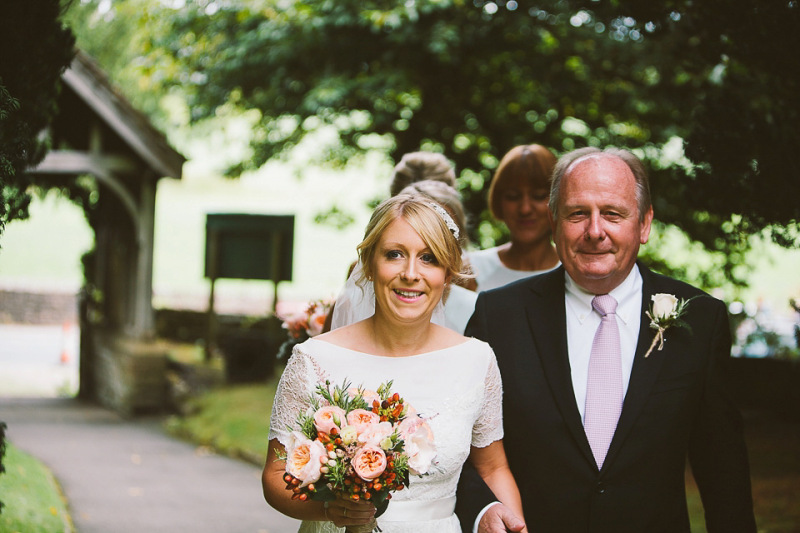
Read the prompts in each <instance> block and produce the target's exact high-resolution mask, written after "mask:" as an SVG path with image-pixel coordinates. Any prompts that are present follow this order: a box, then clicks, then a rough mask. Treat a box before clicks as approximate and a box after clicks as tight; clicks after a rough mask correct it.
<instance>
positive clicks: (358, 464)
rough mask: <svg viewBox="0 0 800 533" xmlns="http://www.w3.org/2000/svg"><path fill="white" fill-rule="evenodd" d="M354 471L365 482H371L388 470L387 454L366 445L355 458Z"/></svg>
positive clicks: (375, 447)
mask: <svg viewBox="0 0 800 533" xmlns="http://www.w3.org/2000/svg"><path fill="white" fill-rule="evenodd" d="M352 465H353V469H354V470H355V472H356V475H358V477H360V478H361V479H363V480H364V481H371V480H373V479H375V478H376V477H378V476H380V475H381V474H383V471H384V470H386V454H385V453H383V450H381V449H380V448H378V447H377V446H372V445H366V446H364V447H362V448H359V449H358V451H357V452H356V454H355V456H353V462H352Z"/></svg>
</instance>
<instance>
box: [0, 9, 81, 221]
mask: <svg viewBox="0 0 800 533" xmlns="http://www.w3.org/2000/svg"><path fill="white" fill-rule="evenodd" d="M61 14H62V11H61V6H60V3H59V1H58V0H26V1H24V2H21V1H16V2H11V3H9V5H4V6H3V13H2V16H0V233H2V230H3V227H4V225H5V223H6V222H7V221H9V220H14V219H17V218H25V217H26V216H27V211H28V205H29V203H30V195H29V190H28V186H29V185H30V179H29V177H28V176H26V174H25V169H26V168H28V167H30V166H32V165H35V164H37V163H38V162H40V161H41V160H42V159H43V158H44V155H45V153H46V150H47V146H46V145H45V144H44V141H42V140H41V139H39V138H38V135H39V133H40V132H41V131H42V130H43V129H44V128H45V127H46V126H47V124H48V122H49V120H50V119H51V118H52V117H53V116H54V114H55V112H56V97H57V95H58V90H59V80H60V77H61V74H62V72H63V71H64V69H65V68H66V67H67V66H68V65H69V62H70V60H71V58H72V55H73V43H74V37H73V36H72V33H71V32H70V31H69V30H68V29H67V28H65V27H64V25H63V24H62V23H61V21H60V17H61Z"/></svg>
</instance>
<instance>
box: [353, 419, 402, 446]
mask: <svg viewBox="0 0 800 533" xmlns="http://www.w3.org/2000/svg"><path fill="white" fill-rule="evenodd" d="M393 432H394V428H392V424H390V423H389V422H378V423H377V424H370V425H369V426H367V428H366V429H365V430H363V431H362V432H361V433H360V434H359V435H358V442H362V443H365V444H373V445H376V446H377V445H380V442H381V441H382V440H383V439H385V438H386V437H388V436H389V435H391V434H392V433H393Z"/></svg>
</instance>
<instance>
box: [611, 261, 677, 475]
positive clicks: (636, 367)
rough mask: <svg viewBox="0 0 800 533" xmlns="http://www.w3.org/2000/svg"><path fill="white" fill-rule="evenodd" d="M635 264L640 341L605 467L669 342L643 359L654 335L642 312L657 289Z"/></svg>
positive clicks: (643, 399) (640, 404) (647, 391)
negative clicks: (639, 300)
mask: <svg viewBox="0 0 800 533" xmlns="http://www.w3.org/2000/svg"><path fill="white" fill-rule="evenodd" d="M638 265H639V271H640V273H641V275H642V310H641V325H640V326H639V340H638V342H637V344H636V353H635V355H634V358H633V368H632V369H631V377H630V380H629V382H628V391H627V393H626V394H625V400H624V402H623V405H622V413H621V414H620V418H619V422H618V423H617V430H616V432H615V433H614V438H613V439H612V441H611V446H610V447H609V449H608V454H607V455H606V459H605V462H604V463H603V469H604V470H605V469H606V468H607V466H608V465H609V464H611V463H613V461H614V457H615V456H616V454H617V453H618V451H619V450H620V448H621V447H622V444H623V442H624V441H625V438H626V437H627V436H628V433H629V432H630V430H631V428H632V427H633V425H634V423H635V421H636V419H637V417H638V416H639V414H640V413H641V412H642V408H643V407H644V405H645V403H646V402H647V398H648V396H649V394H650V390H651V389H652V387H653V383H655V380H656V378H657V377H658V373H659V371H660V370H661V365H662V362H663V361H664V353H665V352H667V351H668V348H667V346H668V345H666V344H665V345H664V351H663V352H658V351H654V352H652V353H651V354H650V355H649V356H648V357H646V358H645V356H644V354H645V353H646V352H647V350H648V348H650V344H651V343H652V341H653V337H654V335H655V331H654V330H652V329H651V328H650V319H649V318H648V317H647V315H646V314H645V311H647V310H648V309H649V307H650V301H651V296H652V295H653V294H655V291H656V290H657V288H655V287H653V275H652V272H650V270H649V269H647V268H646V267H644V266H643V265H642V264H641V263H638Z"/></svg>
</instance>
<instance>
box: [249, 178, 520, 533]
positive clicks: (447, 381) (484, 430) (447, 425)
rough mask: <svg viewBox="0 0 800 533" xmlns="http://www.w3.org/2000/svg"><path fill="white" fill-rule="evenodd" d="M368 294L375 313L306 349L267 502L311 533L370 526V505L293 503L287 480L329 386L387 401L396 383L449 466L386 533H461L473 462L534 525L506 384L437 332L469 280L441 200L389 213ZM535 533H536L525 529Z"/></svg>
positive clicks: (402, 504) (272, 462) (381, 521)
mask: <svg viewBox="0 0 800 533" xmlns="http://www.w3.org/2000/svg"><path fill="white" fill-rule="evenodd" d="M358 254H359V259H360V260H361V263H362V264H363V265H364V270H363V274H362V277H363V279H362V280H361V281H362V286H363V287H364V289H365V291H367V293H369V294H371V293H374V299H375V314H374V315H373V316H371V317H369V318H367V319H365V320H362V321H360V322H357V323H355V324H351V325H349V326H344V327H342V328H339V329H336V330H333V331H331V332H329V333H325V334H323V335H319V336H317V337H314V338H312V339H309V340H307V341H306V342H304V343H302V344H300V345H298V346H296V347H295V348H294V353H293V355H292V357H291V358H290V359H289V362H288V364H287V366H286V370H285V371H284V374H283V376H282V377H281V380H280V383H279V385H278V389H277V392H276V394H275V401H274V404H273V408H272V416H271V421H270V430H269V439H270V440H269V451H268V454H267V461H266V465H265V467H264V472H263V475H262V485H263V490H264V497H265V499H266V500H267V502H268V503H269V504H270V505H271V506H272V507H274V508H275V509H277V510H278V511H280V512H282V513H284V514H286V515H288V516H291V517H293V518H297V519H300V520H303V524H302V526H301V527H300V531H301V532H341V531H343V529H342V528H345V527H347V526H359V525H363V524H367V523H369V522H370V521H371V520H372V518H373V516H374V515H375V507H373V505H372V504H371V503H368V502H353V501H349V500H344V499H339V500H335V501H332V502H326V503H327V505H324V504H323V502H318V501H310V500H309V501H299V500H292V499H291V492H290V491H288V490H286V488H285V485H286V483H285V482H284V481H283V475H284V473H285V463H284V462H283V461H281V460H278V457H282V456H283V452H284V451H285V445H286V444H287V443H288V442H289V429H288V428H290V427H293V426H294V425H295V423H296V420H297V415H298V414H299V413H301V412H305V411H306V409H307V408H308V406H309V400H308V399H309V396H310V393H311V392H312V391H313V390H314V388H315V387H316V385H317V383H319V382H324V381H325V380H326V379H327V380H330V381H331V383H341V382H342V381H343V380H344V379H345V378H346V379H347V380H348V381H350V382H352V383H353V385H356V386H363V387H364V388H365V389H372V390H375V389H376V388H377V387H378V385H379V384H380V383H383V382H386V381H388V380H393V381H394V384H393V387H392V388H393V390H395V391H397V392H399V393H400V394H401V395H402V396H403V398H404V399H405V400H406V401H407V402H408V403H409V404H410V405H412V406H413V407H414V408H415V409H416V410H417V412H419V413H420V414H421V415H424V416H425V417H427V418H428V423H429V425H430V427H431V429H432V431H433V435H434V440H435V446H436V451H437V456H436V459H435V461H434V465H433V467H432V468H431V470H430V472H429V473H428V474H427V475H425V476H412V477H411V482H410V485H409V488H408V489H407V490H402V491H398V492H396V493H395V494H394V495H393V498H392V499H391V501H390V503H389V506H388V508H387V509H386V511H385V512H384V513H383V514H381V515H380V516H379V517H378V519H377V520H378V526H379V527H380V528H381V530H382V531H383V532H384V533H411V532H413V533H427V532H430V533H457V532H459V531H461V529H460V526H459V522H458V519H457V518H456V515H455V514H454V513H453V509H454V507H455V499H456V498H455V494H456V485H457V483H458V478H459V474H460V472H461V468H462V465H463V464H464V462H465V461H466V460H467V459H469V460H470V461H471V462H472V463H473V464H474V465H475V467H476V469H477V470H478V472H479V473H480V475H481V476H482V477H483V479H484V481H485V482H486V483H487V485H488V486H489V487H490V488H491V489H492V491H493V492H494V493H495V495H496V496H497V498H498V500H500V501H501V502H503V503H504V504H505V505H507V506H510V507H511V508H512V509H513V510H514V511H515V512H516V513H517V515H518V516H522V505H521V502H520V497H519V491H518V489H517V485H516V483H515V482H514V479H513V477H512V476H511V471H510V469H509V467H508V463H507V461H506V456H505V451H504V449H503V442H502V437H503V424H502V422H503V420H502V410H501V409H502V408H501V399H502V398H501V396H502V384H501V381H500V374H499V372H498V369H497V363H496V361H495V357H494V353H493V352H492V350H491V348H490V347H489V345H488V344H486V343H484V342H482V341H479V340H476V339H472V338H467V337H464V336H462V335H460V334H458V333H456V332H454V331H452V330H450V329H447V328H445V327H442V326H438V325H436V324H433V323H431V316H432V314H433V312H434V310H435V309H436V308H437V307H439V306H441V305H442V300H443V298H444V297H446V294H447V290H448V286H449V284H450V283H451V282H452V281H453V280H454V279H455V278H457V277H458V276H460V275H461V268H462V263H461V249H460V247H459V244H458V227H457V226H456V225H455V223H454V222H453V220H452V219H451V218H450V216H449V215H448V214H447V212H446V211H445V210H444V209H442V207H441V206H440V205H438V204H436V203H434V202H432V201H431V200H428V199H424V198H420V197H414V196H410V195H404V194H400V195H398V196H395V197H392V198H390V199H389V200H386V201H384V202H383V203H382V204H381V205H379V206H378V207H377V208H376V210H375V212H374V213H373V215H372V218H371V219H370V222H369V224H368V226H367V229H366V233H365V237H364V240H363V241H362V242H361V244H359V246H358ZM523 531H527V530H524V529H523Z"/></svg>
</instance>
